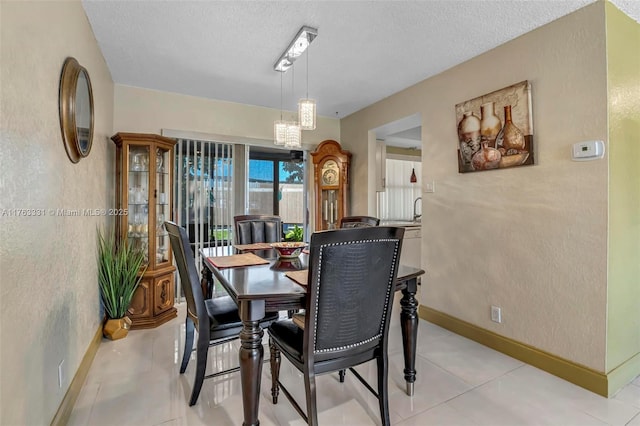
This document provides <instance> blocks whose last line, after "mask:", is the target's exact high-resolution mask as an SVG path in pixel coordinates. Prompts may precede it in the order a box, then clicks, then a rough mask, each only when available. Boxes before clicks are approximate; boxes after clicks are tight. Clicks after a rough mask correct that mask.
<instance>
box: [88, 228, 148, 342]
mask: <svg viewBox="0 0 640 426" xmlns="http://www.w3.org/2000/svg"><path fill="white" fill-rule="evenodd" d="M146 269H147V265H146V264H145V256H144V251H142V250H141V249H139V248H134V247H131V246H130V245H129V244H127V242H126V240H125V241H122V242H120V243H119V244H118V243H117V242H116V240H115V236H114V235H113V233H111V234H110V235H108V236H106V237H105V236H104V235H103V234H102V232H100V231H98V283H99V285H100V298H101V300H102V306H104V311H105V313H106V315H107V321H106V322H105V324H104V327H103V328H102V333H103V335H104V336H105V337H106V338H108V339H111V340H117V339H121V338H123V337H125V336H126V335H127V333H128V332H129V328H130V327H131V320H130V319H129V318H128V317H127V315H126V314H127V309H128V308H129V304H130V303H131V299H132V298H133V294H134V293H135V291H136V289H137V288H138V284H140V280H141V279H142V274H143V273H144V271H145V270H146Z"/></svg>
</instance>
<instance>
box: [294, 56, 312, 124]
mask: <svg viewBox="0 0 640 426" xmlns="http://www.w3.org/2000/svg"><path fill="white" fill-rule="evenodd" d="M298 120H299V121H300V128H301V129H302V130H315V128H316V101H315V99H309V51H307V92H306V97H305V98H302V99H300V100H299V101H298Z"/></svg>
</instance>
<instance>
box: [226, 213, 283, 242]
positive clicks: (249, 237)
mask: <svg viewBox="0 0 640 426" xmlns="http://www.w3.org/2000/svg"><path fill="white" fill-rule="evenodd" d="M233 222H234V224H235V231H236V235H235V237H234V241H235V243H236V244H253V243H276V242H279V241H282V219H281V218H280V216H269V215H241V216H235V217H234V218H233Z"/></svg>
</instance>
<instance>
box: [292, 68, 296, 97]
mask: <svg viewBox="0 0 640 426" xmlns="http://www.w3.org/2000/svg"><path fill="white" fill-rule="evenodd" d="M295 71H296V67H295V66H293V65H291V99H292V100H293V101H294V102H295V99H296V91H295V87H296V85H295V84H294V77H295V75H296V74H295Z"/></svg>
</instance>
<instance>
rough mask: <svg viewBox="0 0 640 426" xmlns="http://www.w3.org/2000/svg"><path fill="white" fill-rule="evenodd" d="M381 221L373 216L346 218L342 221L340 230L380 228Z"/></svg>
mask: <svg viewBox="0 0 640 426" xmlns="http://www.w3.org/2000/svg"><path fill="white" fill-rule="evenodd" d="M378 225H380V219H378V218H377V217H373V216H345V217H343V218H341V219H340V226H339V228H343V229H344V228H361V227H366V226H378Z"/></svg>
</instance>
